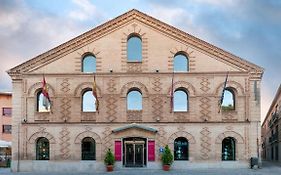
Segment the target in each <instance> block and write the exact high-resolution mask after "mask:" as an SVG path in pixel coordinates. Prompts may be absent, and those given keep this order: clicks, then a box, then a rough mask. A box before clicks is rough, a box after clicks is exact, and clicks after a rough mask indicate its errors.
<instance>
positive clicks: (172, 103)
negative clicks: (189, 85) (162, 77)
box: [170, 72, 174, 113]
mask: <svg viewBox="0 0 281 175" xmlns="http://www.w3.org/2000/svg"><path fill="white" fill-rule="evenodd" d="M170 96H171V99H170V100H171V101H170V107H171V111H170V113H172V112H173V110H174V72H173V75H172V88H171V92H170Z"/></svg>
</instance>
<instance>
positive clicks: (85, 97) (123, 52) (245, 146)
mask: <svg viewBox="0 0 281 175" xmlns="http://www.w3.org/2000/svg"><path fill="white" fill-rule="evenodd" d="M8 73H9V75H10V76H11V78H12V83H13V124H12V125H13V155H12V159H13V161H12V170H13V171H64V172H67V171H71V172H73V171H84V172H93V171H99V170H101V171H102V170H104V164H103V159H104V155H105V152H106V151H107V150H108V148H110V149H111V150H112V151H113V153H114V155H115V159H116V165H115V168H116V169H120V168H123V167H143V168H149V169H158V168H161V162H160V156H161V152H162V151H163V147H164V146H165V145H168V146H169V147H170V148H171V149H172V151H173V153H174V160H175V161H174V164H173V167H172V168H174V169H179V168H191V167H196V166H197V167H207V166H208V167H210V166H211V167H248V165H249V159H250V158H251V157H258V156H259V150H260V149H259V145H260V137H261V134H260V82H261V78H262V74H263V69H262V68H261V67H259V66H257V65H255V64H253V63H250V62H248V61H246V60H244V59H241V58H239V57H237V56H235V55H233V54H231V53H229V52H226V51H224V50H222V49H220V48H218V47H216V46H214V45H211V44H209V43H207V42H205V41H203V40H200V39H198V38H196V37H194V36H192V35H190V34H188V33H185V32H184V31H181V30H179V29H177V28H175V27H173V26H170V25H168V24H166V23H163V22H161V21H159V20H157V19H155V18H153V17H151V16H148V15H146V14H144V13H142V12H139V11H137V10H131V11H129V12H127V13H125V14H123V15H121V16H119V17H117V18H115V19H112V20H110V21H108V22H106V23H104V24H102V25H100V26H98V27H96V28H94V29H92V30H90V31H88V32H86V33H84V34H82V35H80V36H77V37H76V38H74V39H72V40H70V41H68V42H66V43H63V44H61V45H60V46H58V47H56V48H54V49H52V50H50V51H47V52H46V53H43V54H41V55H39V56H37V57H35V58H32V59H31V60H29V61H27V62H25V63H23V64H21V65H18V66H16V67H14V68H12V69H10V70H9V71H8ZM43 77H45V81H46V83H44V84H45V86H43V85H42V81H43ZM226 80H227V82H226ZM225 82H226V86H225ZM224 87H225V91H224V92H225V93H224V94H225V95H224V97H223V99H224V100H223V101H222V102H223V103H222V108H221V107H219V105H218V103H219V102H220V101H221V97H222V92H223V89H224ZM45 89H47V90H48V94H49V98H50V100H51V104H50V105H49V104H48V103H46V98H45V97H46V93H45V92H46V91H45ZM97 105H98V108H97Z"/></svg>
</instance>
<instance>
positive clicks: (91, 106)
mask: <svg viewBox="0 0 281 175" xmlns="http://www.w3.org/2000/svg"><path fill="white" fill-rule="evenodd" d="M82 103H83V104H82V111H83V112H95V111H96V98H95V97H94V95H93V92H92V91H86V92H85V93H84V94H83V102H82Z"/></svg>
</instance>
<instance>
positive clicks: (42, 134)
mask: <svg viewBox="0 0 281 175" xmlns="http://www.w3.org/2000/svg"><path fill="white" fill-rule="evenodd" d="M40 137H45V138H46V139H48V140H49V142H50V144H55V143H56V140H55V138H54V136H53V135H51V134H50V133H48V132H45V131H44V132H36V133H34V134H33V135H32V136H31V137H30V138H29V139H28V142H29V143H31V144H33V143H36V141H37V139H38V138H40Z"/></svg>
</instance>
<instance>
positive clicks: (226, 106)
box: [222, 88, 235, 111]
mask: <svg viewBox="0 0 281 175" xmlns="http://www.w3.org/2000/svg"><path fill="white" fill-rule="evenodd" d="M234 109H235V95H234V92H233V90H232V89H229V88H226V89H225V91H224V96H223V103H222V110H223V111H229V110H234Z"/></svg>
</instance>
